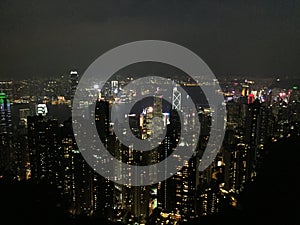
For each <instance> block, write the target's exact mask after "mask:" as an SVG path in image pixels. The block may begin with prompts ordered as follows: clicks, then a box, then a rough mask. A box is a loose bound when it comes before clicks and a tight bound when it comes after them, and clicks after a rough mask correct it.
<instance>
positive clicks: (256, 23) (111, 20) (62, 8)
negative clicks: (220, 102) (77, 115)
mask: <svg viewBox="0 0 300 225" xmlns="http://www.w3.org/2000/svg"><path fill="white" fill-rule="evenodd" d="M0 32H1V33H0V79H1V80H3V79H22V78H28V77H32V76H35V77H39V76H41V77H46V76H59V75H62V74H66V73H68V71H69V70H70V69H72V68H76V69H78V70H79V71H80V72H84V70H85V69H86V68H87V67H88V66H89V65H90V64H91V63H92V62H93V61H94V60H95V59H96V58H97V57H98V56H100V55H101V54H103V53H104V52H105V51H108V50H109V49H111V48H113V47H116V46H118V45H121V44H124V43H127V42H131V41H136V40H143V39H159V40H166V41H171V42H175V43H178V44H180V45H183V46H185V47H187V48H189V49H190V50H192V51H194V52H195V53H197V54H198V55H199V56H200V57H201V58H202V59H203V60H204V61H205V62H206V63H207V64H208V65H209V66H210V68H211V69H212V70H213V72H214V73H215V74H216V75H217V76H227V75H236V76H238V75H243V76H247V75H248V76H267V77H272V76H287V75H288V76H297V75H299V74H300V67H299V66H298V65H299V59H300V1H297V0H265V1H262V0H261V1H259V0H239V1H238V0H236V1H235V0H226V1H225V0H217V1H215V0H198V1H196V0H170V1H163V0H149V1H146V0H117V1H113V0H107V1H104V0H92V1H78V0H51V1H41V0H26V1H24V0H10V1H8V0H1V1H0Z"/></svg>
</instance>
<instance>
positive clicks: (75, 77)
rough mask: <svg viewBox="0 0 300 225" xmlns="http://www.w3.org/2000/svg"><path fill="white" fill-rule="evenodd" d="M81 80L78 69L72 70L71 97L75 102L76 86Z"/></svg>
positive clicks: (70, 77)
mask: <svg viewBox="0 0 300 225" xmlns="http://www.w3.org/2000/svg"><path fill="white" fill-rule="evenodd" d="M78 82H79V75H78V72H77V70H71V71H70V74H69V83H70V98H71V100H72V102H73V98H74V96H75V92H76V88H77V85H78Z"/></svg>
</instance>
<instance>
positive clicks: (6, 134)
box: [0, 93, 14, 171]
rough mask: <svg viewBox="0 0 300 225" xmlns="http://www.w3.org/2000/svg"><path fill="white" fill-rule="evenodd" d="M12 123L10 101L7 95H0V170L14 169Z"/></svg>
mask: <svg viewBox="0 0 300 225" xmlns="http://www.w3.org/2000/svg"><path fill="white" fill-rule="evenodd" d="M12 138H13V136H12V121H11V109H10V101H9V99H8V98H7V95H6V94H5V93H0V170H2V171H3V170H7V169H12V167H13V165H12V164H13V163H14V154H13V151H12Z"/></svg>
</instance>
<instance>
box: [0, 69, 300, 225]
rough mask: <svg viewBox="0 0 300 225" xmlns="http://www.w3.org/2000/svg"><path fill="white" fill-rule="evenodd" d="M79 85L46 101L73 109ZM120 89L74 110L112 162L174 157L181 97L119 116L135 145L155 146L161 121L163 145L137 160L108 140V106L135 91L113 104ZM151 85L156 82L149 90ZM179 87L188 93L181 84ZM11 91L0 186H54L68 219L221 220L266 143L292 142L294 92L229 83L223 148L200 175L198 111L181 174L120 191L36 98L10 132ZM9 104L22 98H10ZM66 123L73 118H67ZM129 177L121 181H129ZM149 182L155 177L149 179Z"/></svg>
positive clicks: (297, 95) (1, 102)
mask: <svg viewBox="0 0 300 225" xmlns="http://www.w3.org/2000/svg"><path fill="white" fill-rule="evenodd" d="M78 80H79V76H78V73H77V71H71V72H70V75H69V79H68V82H67V83H65V84H68V89H69V90H68V91H67V92H65V96H64V95H63V93H59V95H56V94H55V93H53V95H52V99H53V96H56V97H55V98H56V101H58V100H59V99H61V100H62V99H64V101H65V102H68V100H70V101H71V100H72V96H74V94H75V91H76V86H77V84H78ZM124 84H126V81H125V82H124V81H110V82H107V83H106V84H105V85H104V86H103V87H104V88H103V89H102V90H99V85H98V84H95V85H94V86H93V87H91V88H90V90H81V91H82V92H88V93H89V95H90V96H91V99H94V100H95V101H96V108H95V109H92V108H89V106H88V105H89V104H88V102H81V103H80V104H79V105H77V106H76V107H79V108H82V109H85V110H90V113H91V115H92V116H94V118H95V125H96V128H97V130H98V134H99V138H100V139H101V141H102V143H103V144H104V146H105V147H106V148H107V150H108V151H109V152H110V153H111V154H112V155H113V156H114V157H116V158H117V159H118V160H121V161H122V162H124V163H127V164H130V165H152V164H155V163H157V162H159V161H161V160H163V159H165V158H166V157H168V155H170V154H171V153H172V152H173V151H175V149H176V147H177V145H178V143H179V140H180V137H181V134H180V120H179V114H180V113H181V112H182V110H186V109H184V108H183V107H182V104H181V103H182V101H184V99H185V98H187V97H189V96H185V95H184V93H181V92H180V91H179V90H177V88H176V87H175V88H174V89H173V96H172V104H171V105H170V104H168V103H165V102H163V100H162V98H160V95H159V93H157V94H154V95H153V97H152V98H150V99H149V102H150V103H149V104H146V105H144V106H142V110H136V112H132V114H127V115H124V118H125V120H124V121H125V122H127V123H129V124H130V129H131V130H126V129H125V130H124V131H123V132H125V133H126V132H132V133H133V134H134V135H135V136H136V137H138V138H140V139H142V140H143V139H147V138H151V137H152V136H153V130H152V129H153V127H152V123H153V119H154V118H161V120H162V121H163V122H162V124H163V126H164V128H166V135H165V138H164V139H163V141H162V142H161V143H160V145H159V146H158V147H156V148H155V149H153V150H152V151H147V152H143V151H136V150H134V147H133V146H125V145H123V144H122V143H121V142H120V140H119V138H118V137H117V136H116V135H115V133H114V130H113V125H114V124H113V123H112V121H111V116H110V109H111V106H112V104H113V102H114V101H118V102H119V103H124V104H126V102H130V100H131V96H134V95H135V92H136V91H138V90H130V93H123V95H118V93H119V92H120V91H121V90H122V85H124ZM1 85H2V86H1ZM51 85H52V86H51ZM51 85H50V86H49V83H48V85H47V87H48V88H49V90H50V89H51V88H52V89H51V90H54V89H56V88H57V87H55V84H54V83H51ZM156 85H157V84H155V82H154V83H153V86H154V87H155V86H156ZM185 85H186V86H189V85H188V83H185ZM208 85H209V84H208ZM211 85H213V84H211ZM221 85H222V83H221ZM255 85H256V86H255ZM11 86H12V84H11V83H7V82H2V83H0V90H1V91H0V92H1V93H0V149H1V152H0V179H1V178H2V177H3V176H6V174H11V176H13V177H14V179H16V180H27V179H31V180H33V181H34V182H37V183H38V182H41V181H43V180H47V181H48V182H50V183H51V184H54V185H56V186H57V189H58V190H59V193H60V194H61V196H62V198H64V199H65V202H66V209H67V211H68V212H69V214H70V215H74V216H76V215H82V214H84V215H93V214H100V215H101V216H103V217H106V218H108V219H109V220H112V221H123V222H125V223H126V224H134V223H138V224H146V223H147V224H178V223H179V222H180V221H189V220H190V219H197V218H198V217H201V216H206V215H213V214H215V213H218V212H222V210H223V209H224V208H225V207H227V206H228V205H230V206H232V207H237V206H238V204H239V203H238V195H239V193H240V192H242V191H243V189H244V186H245V185H246V184H247V183H248V182H251V181H253V180H254V179H255V177H256V175H257V173H259V170H260V168H261V167H262V166H263V165H262V164H261V162H262V158H263V157H264V150H265V148H266V145H267V144H268V143H269V142H270V141H273V142H276V141H277V140H278V139H280V138H284V137H289V136H290V135H291V133H292V132H296V133H297V134H299V133H300V132H299V131H300V126H299V122H300V89H298V86H293V87H291V88H290V89H281V88H272V89H270V88H269V87H259V85H257V84H255V83H254V82H253V81H248V80H243V81H241V82H238V81H237V80H234V81H232V82H230V84H228V83H226V84H224V87H223V88H224V92H223V94H224V96H225V102H226V105H225V106H224V107H226V110H227V122H226V134H225V138H224V142H223V146H222V148H221V149H220V151H219V153H218V155H217V157H216V159H215V160H214V162H213V163H212V164H211V165H210V166H209V167H208V168H207V169H206V170H204V171H203V172H200V171H199V170H198V168H199V163H200V160H201V157H202V154H203V152H204V151H205V148H206V145H207V143H208V140H209V132H210V125H211V120H212V119H214V115H215V114H214V113H215V112H213V111H212V110H211V109H210V108H209V105H207V104H206V103H201V102H199V103H197V110H198V114H191V115H189V116H190V117H191V118H192V119H191V121H193V120H197V119H199V121H200V123H201V134H200V135H199V139H198V144H197V147H196V151H195V154H194V155H193V157H192V158H191V159H190V160H189V161H187V162H186V163H185V165H184V167H183V168H182V169H181V170H180V171H179V172H177V173H176V174H174V175H173V176H172V177H170V178H168V179H166V180H164V181H162V182H159V183H157V184H153V185H149V186H130V185H120V184H117V183H113V182H111V181H109V180H107V179H105V178H104V177H102V176H100V175H99V174H98V173H97V172H96V171H95V170H94V169H93V168H92V167H91V166H90V165H88V163H87V162H86V161H85V160H84V158H83V157H82V155H81V153H80V151H79V149H78V147H77V145H76V141H75V137H74V133H73V129H72V120H71V119H69V120H66V121H65V122H63V123H60V122H58V120H56V119H55V118H54V119H53V118H49V117H48V114H49V113H51V112H48V110H47V104H49V102H47V101H46V102H45V99H46V98H44V97H42V98H41V99H39V101H38V100H37V97H36V96H38V95H35V96H31V97H30V98H31V100H30V101H35V103H36V104H35V106H36V107H35V108H34V109H30V108H27V107H25V108H22V107H21V108H20V109H19V117H18V119H19V123H18V127H17V129H14V128H13V126H12V114H11V108H12V107H14V105H16V104H18V101H16V98H15V97H14V96H16V95H14V94H12V90H13V89H14V88H10V87H11ZM60 86H62V85H60ZM257 87H259V88H257ZM64 88H66V87H64ZM189 88H191V87H189ZM192 88H199V87H192ZM47 90H48V89H47ZM44 91H45V89H44V90H43V93H45V92H44ZM142 91H144V92H147V90H142ZM149 91H151V90H149ZM50 92H51V91H50ZM7 93H8V94H7ZM68 94H69V96H68ZM58 96H61V97H60V98H58ZM48 97H49V98H51V96H48ZM17 99H19V100H20V99H24V98H21V97H20V96H18V98H17ZM12 102H13V103H14V104H13V105H12V104H11V103H12ZM66 104H69V103H66ZM74 121H76V118H73V122H74ZM83 132H84V131H83ZM125 133H124V134H125ZM99 161H100V162H101V158H99ZM101 163H105V162H101ZM166 166H167V165H166ZM115 170H116V171H114V173H115V174H116V175H118V173H120V171H119V170H122V168H115ZM133 172H134V171H128V176H130V174H131V173H133ZM152 175H153V176H155V171H154V172H153V174H152Z"/></svg>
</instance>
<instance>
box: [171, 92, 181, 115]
mask: <svg viewBox="0 0 300 225" xmlns="http://www.w3.org/2000/svg"><path fill="white" fill-rule="evenodd" d="M172 108H173V109H176V110H181V92H180V91H178V90H177V87H174V88H173V98H172Z"/></svg>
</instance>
